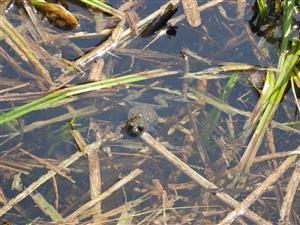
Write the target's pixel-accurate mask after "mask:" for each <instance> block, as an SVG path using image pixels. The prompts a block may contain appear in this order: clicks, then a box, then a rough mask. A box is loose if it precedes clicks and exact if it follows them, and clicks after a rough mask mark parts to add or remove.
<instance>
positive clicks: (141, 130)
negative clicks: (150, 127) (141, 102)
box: [137, 126, 145, 134]
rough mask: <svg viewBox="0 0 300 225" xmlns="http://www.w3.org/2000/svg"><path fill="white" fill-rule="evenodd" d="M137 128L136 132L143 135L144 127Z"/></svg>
mask: <svg viewBox="0 0 300 225" xmlns="http://www.w3.org/2000/svg"><path fill="white" fill-rule="evenodd" d="M137 128H138V132H139V133H140V134H141V133H143V132H144V130H145V127H144V126H138V127H137Z"/></svg>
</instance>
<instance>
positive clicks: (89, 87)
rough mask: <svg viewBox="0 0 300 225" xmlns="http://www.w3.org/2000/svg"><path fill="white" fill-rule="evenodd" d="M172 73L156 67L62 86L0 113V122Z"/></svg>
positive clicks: (172, 73) (174, 72)
mask: <svg viewBox="0 0 300 225" xmlns="http://www.w3.org/2000/svg"><path fill="white" fill-rule="evenodd" d="M174 74H177V71H167V70H163V69H156V70H151V71H146V72H141V73H136V74H131V75H127V76H121V77H117V78H111V79H107V80H102V81H96V82H91V83H87V84H80V85H76V86H72V87H67V88H63V89H60V90H57V91H54V92H52V93H50V94H48V95H46V96H45V97H42V98H40V99H36V100H34V101H32V102H29V103H27V104H25V105H22V106H18V107H15V108H14V109H13V110H11V111H9V112H7V113H4V114H2V115H0V124H3V123H7V122H10V121H12V120H14V119H16V118H18V117H20V116H23V115H24V114H26V113H29V112H32V111H35V110H40V109H45V108H48V107H50V105H51V104H53V103H58V102H60V101H62V100H64V99H67V98H69V97H72V96H75V95H79V94H82V93H86V92H89V91H95V90H100V89H103V88H111V87H115V86H118V85H124V84H129V83H133V82H137V81H142V80H146V79H150V78H153V77H159V76H167V75H174Z"/></svg>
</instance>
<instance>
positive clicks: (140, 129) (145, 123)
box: [125, 104, 158, 137]
mask: <svg viewBox="0 0 300 225" xmlns="http://www.w3.org/2000/svg"><path fill="white" fill-rule="evenodd" d="M157 123H158V115H157V113H156V111H155V110H154V109H153V108H152V107H151V106H149V105H148V104H139V105H135V106H133V107H132V108H131V109H130V110H129V112H128V120H127V121H126V123H125V130H126V132H127V133H128V134H129V135H130V136H133V137H136V136H140V135H142V134H143V133H144V131H145V130H149V129H150V130H151V129H152V128H153V127H154V126H155V125H156V124H157Z"/></svg>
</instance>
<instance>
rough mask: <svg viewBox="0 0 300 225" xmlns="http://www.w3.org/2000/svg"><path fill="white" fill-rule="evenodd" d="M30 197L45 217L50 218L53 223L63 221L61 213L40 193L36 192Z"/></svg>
mask: <svg viewBox="0 0 300 225" xmlns="http://www.w3.org/2000/svg"><path fill="white" fill-rule="evenodd" d="M30 197H31V198H32V200H33V201H34V202H35V203H36V205H37V206H38V207H39V208H40V210H41V211H42V212H43V213H44V214H45V215H47V216H49V217H50V218H51V220H53V221H61V220H63V217H62V216H61V215H60V214H59V212H58V211H57V210H56V209H55V208H54V207H53V206H52V205H51V204H49V202H48V201H47V200H46V199H45V198H44V197H43V196H42V195H41V194H40V193H39V192H37V191H35V193H31V194H30Z"/></svg>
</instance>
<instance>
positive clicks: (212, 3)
mask: <svg viewBox="0 0 300 225" xmlns="http://www.w3.org/2000/svg"><path fill="white" fill-rule="evenodd" d="M222 2H224V0H212V1H209V2H208V3H206V4H203V5H201V6H199V7H198V12H199V13H200V12H202V11H204V10H207V9H209V8H212V7H215V6H216V5H218V4H220V3H222ZM184 19H185V15H184V14H183V15H180V16H177V17H174V18H173V19H170V20H169V22H168V23H169V24H170V25H172V26H174V25H176V24H177V23H179V22H180V21H182V20H184Z"/></svg>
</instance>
